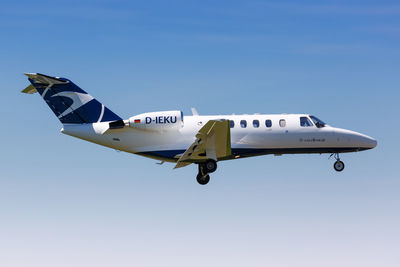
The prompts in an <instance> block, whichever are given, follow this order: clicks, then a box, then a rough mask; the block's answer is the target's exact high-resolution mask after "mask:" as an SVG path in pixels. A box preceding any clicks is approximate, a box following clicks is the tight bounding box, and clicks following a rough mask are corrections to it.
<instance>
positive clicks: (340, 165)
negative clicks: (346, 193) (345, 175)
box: [331, 153, 344, 172]
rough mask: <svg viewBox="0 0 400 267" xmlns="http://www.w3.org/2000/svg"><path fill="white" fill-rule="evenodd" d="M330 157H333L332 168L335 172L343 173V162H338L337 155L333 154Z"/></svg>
mask: <svg viewBox="0 0 400 267" xmlns="http://www.w3.org/2000/svg"><path fill="white" fill-rule="evenodd" d="M332 155H334V157H335V159H336V161H335V163H334V164H333V168H334V169H335V171H337V172H341V171H343V169H344V163H343V161H341V160H340V157H339V153H334V154H332ZM332 155H331V156H332Z"/></svg>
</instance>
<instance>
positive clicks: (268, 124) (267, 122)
mask: <svg viewBox="0 0 400 267" xmlns="http://www.w3.org/2000/svg"><path fill="white" fill-rule="evenodd" d="M265 126H267V127H268V128H270V127H271V126H272V121H271V120H265Z"/></svg>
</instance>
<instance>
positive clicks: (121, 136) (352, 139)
mask: <svg viewBox="0 0 400 267" xmlns="http://www.w3.org/2000/svg"><path fill="white" fill-rule="evenodd" d="M209 120H229V121H230V124H231V127H230V135H231V149H232V155H231V156H230V157H228V158H220V159H218V160H228V159H236V158H242V157H249V156H258V155H266V154H276V155H281V154H298V153H343V152H356V151H362V150H366V149H371V148H374V147H375V146H376V145H377V142H376V140H375V139H373V138H372V137H369V136H367V135H364V134H361V133H358V132H354V131H350V130H346V129H340V128H335V127H332V126H329V125H326V124H324V123H323V122H322V121H320V120H318V119H317V118H315V117H314V116H310V115H308V114H265V115H264V114H254V115H215V116H184V117H182V123H181V125H180V127H178V128H168V127H166V128H165V129H164V128H162V127H161V128H158V129H157V130H148V129H136V128H130V127H124V128H121V129H115V130H112V131H107V130H106V129H107V128H108V127H109V123H108V122H99V123H89V124H64V127H63V129H62V132H63V133H65V134H68V135H71V136H74V137H77V138H81V139H84V140H87V141H90V142H94V143H96V144H100V145H103V146H107V147H110V148H114V149H117V150H121V151H125V152H129V153H134V154H139V155H142V156H146V157H150V158H154V159H159V160H163V161H169V162H176V161H177V160H178V159H179V157H180V156H181V155H182V153H183V152H185V150H186V149H187V148H188V147H189V146H190V145H191V144H192V143H193V142H194V140H195V139H196V137H195V136H196V133H197V132H198V131H199V130H200V129H201V128H202V127H203V126H204V125H205V124H206V123H207V122H208V121H209Z"/></svg>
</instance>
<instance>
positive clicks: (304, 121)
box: [300, 117, 313, 127]
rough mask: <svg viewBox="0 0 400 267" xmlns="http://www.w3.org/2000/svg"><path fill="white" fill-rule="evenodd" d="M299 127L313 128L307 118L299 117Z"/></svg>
mask: <svg viewBox="0 0 400 267" xmlns="http://www.w3.org/2000/svg"><path fill="white" fill-rule="evenodd" d="M300 126H301V127H310V126H313V124H312V122H311V121H310V119H309V118H307V117H300Z"/></svg>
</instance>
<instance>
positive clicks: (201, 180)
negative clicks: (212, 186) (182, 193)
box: [196, 173, 210, 185]
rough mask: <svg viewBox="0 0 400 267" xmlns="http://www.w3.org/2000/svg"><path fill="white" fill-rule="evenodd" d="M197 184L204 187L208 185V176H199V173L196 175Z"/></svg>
mask: <svg viewBox="0 0 400 267" xmlns="http://www.w3.org/2000/svg"><path fill="white" fill-rule="evenodd" d="M196 179H197V182H198V183H199V184H201V185H206V184H208V182H209V181H210V175H208V174H206V175H201V174H200V173H199V174H197V177H196Z"/></svg>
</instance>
